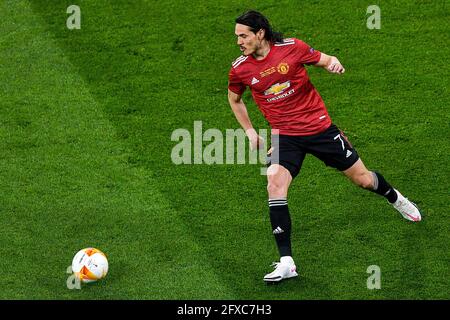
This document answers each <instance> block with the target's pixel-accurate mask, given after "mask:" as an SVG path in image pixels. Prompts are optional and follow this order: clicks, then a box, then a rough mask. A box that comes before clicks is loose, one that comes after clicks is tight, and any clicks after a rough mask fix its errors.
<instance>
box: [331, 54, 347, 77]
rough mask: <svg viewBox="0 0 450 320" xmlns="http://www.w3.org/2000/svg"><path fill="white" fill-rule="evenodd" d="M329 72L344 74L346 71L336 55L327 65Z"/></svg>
mask: <svg viewBox="0 0 450 320" xmlns="http://www.w3.org/2000/svg"><path fill="white" fill-rule="evenodd" d="M327 70H328V72H331V73H337V74H343V73H344V72H345V69H344V66H343V65H342V64H341V63H340V62H339V60H338V59H337V58H336V57H332V58H331V63H330V65H329V66H328V67H327Z"/></svg>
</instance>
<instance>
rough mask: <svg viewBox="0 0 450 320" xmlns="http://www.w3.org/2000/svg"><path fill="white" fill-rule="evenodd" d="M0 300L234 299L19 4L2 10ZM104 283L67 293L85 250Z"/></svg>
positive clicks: (26, 9)
mask: <svg viewBox="0 0 450 320" xmlns="http://www.w3.org/2000/svg"><path fill="white" fill-rule="evenodd" d="M1 12H2V14H1V22H0V28H1V30H3V31H4V32H2V36H1V38H0V64H1V67H0V90H1V91H0V92H1V96H2V103H1V109H0V123H1V126H0V150H1V156H0V194H1V198H0V211H1V215H0V219H1V220H0V221H1V222H0V223H1V226H2V232H1V234H0V242H1V244H2V245H1V246H0V256H1V257H2V259H1V260H0V267H1V269H2V270H7V272H5V273H4V275H3V276H2V279H1V280H0V286H1V288H2V290H1V293H0V298H2V299H6V298H7V299H11V298H12V299H22V298H27V299H55V298H58V299H59V298H63V299H66V298H70V299H99V298H125V299H126V298H147V299H167V298H216V297H218V296H220V297H222V298H223V297H229V298H230V297H232V296H233V294H232V291H231V290H230V289H229V288H227V287H225V286H224V285H223V284H222V283H220V281H219V280H218V278H217V276H216V275H215V274H214V270H212V269H211V268H210V266H209V264H208V262H207V261H205V259H204V258H203V248H202V247H199V246H198V244H197V243H196V242H195V241H194V239H193V238H192V236H191V235H190V231H188V230H187V229H186V227H185V225H184V224H183V222H182V221H181V220H180V219H179V218H178V216H177V214H178V213H177V212H176V211H175V210H173V208H171V206H170V205H169V204H168V202H167V200H166V199H165V198H164V197H163V196H162V195H161V194H160V192H159V191H158V190H157V188H155V186H156V183H155V182H154V181H153V178H152V175H153V173H152V172H151V171H150V170H149V169H144V168H137V167H130V166H128V165H127V163H126V161H125V160H126V159H127V156H128V150H127V148H126V146H124V145H123V144H122V143H121V142H120V141H119V140H118V139H117V137H116V132H115V128H114V127H113V126H112V125H111V123H110V122H109V121H108V119H107V118H106V117H105V116H104V114H103V112H102V108H101V106H100V104H99V103H98V102H97V101H95V99H94V98H93V96H92V95H91V94H90V92H89V89H88V88H87V87H86V86H85V83H84V81H83V79H82V78H81V77H80V76H79V75H78V74H77V72H76V71H75V70H74V68H73V66H72V65H71V63H70V61H68V60H67V59H66V58H65V57H64V52H63V51H62V50H60V48H58V46H57V44H56V43H55V41H54V40H53V37H52V34H50V33H49V32H48V31H46V30H45V28H44V27H43V25H42V24H43V21H42V19H41V18H40V17H39V15H36V14H34V13H33V11H32V10H31V8H30V5H29V3H28V2H27V1H7V2H3V3H2V7H1ZM87 246H96V247H98V248H99V249H101V250H103V251H104V252H105V253H106V254H107V255H108V257H109V261H110V274H109V275H108V277H107V278H106V279H105V280H104V281H102V282H99V283H97V284H94V285H92V286H86V287H83V290H79V291H77V290H72V291H71V290H68V289H67V288H66V284H65V282H66V278H67V276H68V275H67V274H66V273H65V272H66V268H67V266H68V265H69V264H70V262H71V259H72V256H73V254H74V253H75V252H76V251H77V250H78V249H81V248H82V247H87Z"/></svg>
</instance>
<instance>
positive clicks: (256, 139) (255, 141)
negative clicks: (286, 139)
mask: <svg viewBox="0 0 450 320" xmlns="http://www.w3.org/2000/svg"><path fill="white" fill-rule="evenodd" d="M245 133H246V134H247V137H248V140H249V141H250V150H252V151H253V150H257V149H262V148H263V147H264V139H263V138H261V137H260V136H259V135H258V133H256V130H255V129H253V128H252V129H248V130H247V131H246V132H245Z"/></svg>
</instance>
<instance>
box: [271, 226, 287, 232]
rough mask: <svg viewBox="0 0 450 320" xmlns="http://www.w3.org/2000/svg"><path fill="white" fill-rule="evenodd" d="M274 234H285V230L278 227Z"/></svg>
mask: <svg viewBox="0 0 450 320" xmlns="http://www.w3.org/2000/svg"><path fill="white" fill-rule="evenodd" d="M272 232H273V234H280V233H283V232H284V230H283V229H281V228H280V227H276V228H275V230H273V231H272Z"/></svg>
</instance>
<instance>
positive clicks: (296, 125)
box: [228, 38, 331, 136]
mask: <svg viewBox="0 0 450 320" xmlns="http://www.w3.org/2000/svg"><path fill="white" fill-rule="evenodd" d="M319 60H320V52H319V51H317V50H314V49H313V48H311V47H310V46H308V45H307V44H306V43H304V42H303V41H301V40H298V39H295V38H289V39H284V41H283V42H282V43H275V44H272V45H271V48H270V52H269V54H268V55H267V56H266V57H265V58H264V59H262V60H256V59H255V58H253V56H252V55H250V56H240V57H239V58H237V59H236V60H235V61H234V62H233V63H232V67H231V70H230V73H229V83H228V88H229V89H230V90H231V91H233V92H235V93H237V94H242V93H243V92H244V91H245V88H246V87H250V89H251V91H252V95H253V99H254V100H255V102H256V104H257V105H258V107H259V109H260V110H261V112H262V113H263V115H264V117H265V118H266V119H267V121H268V122H269V124H270V126H271V127H272V129H278V130H279V133H280V134H284V135H291V136H307V135H313V134H316V133H320V132H322V131H324V130H325V129H327V128H328V127H329V126H330V125H331V119H330V116H329V115H328V112H327V109H326V108H325V104H324V102H323V100H322V98H321V97H320V95H319V93H318V92H317V90H316V88H314V86H313V85H312V83H311V81H310V80H309V77H308V73H307V72H306V69H305V66H304V65H305V64H315V63H317V62H319Z"/></svg>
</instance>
